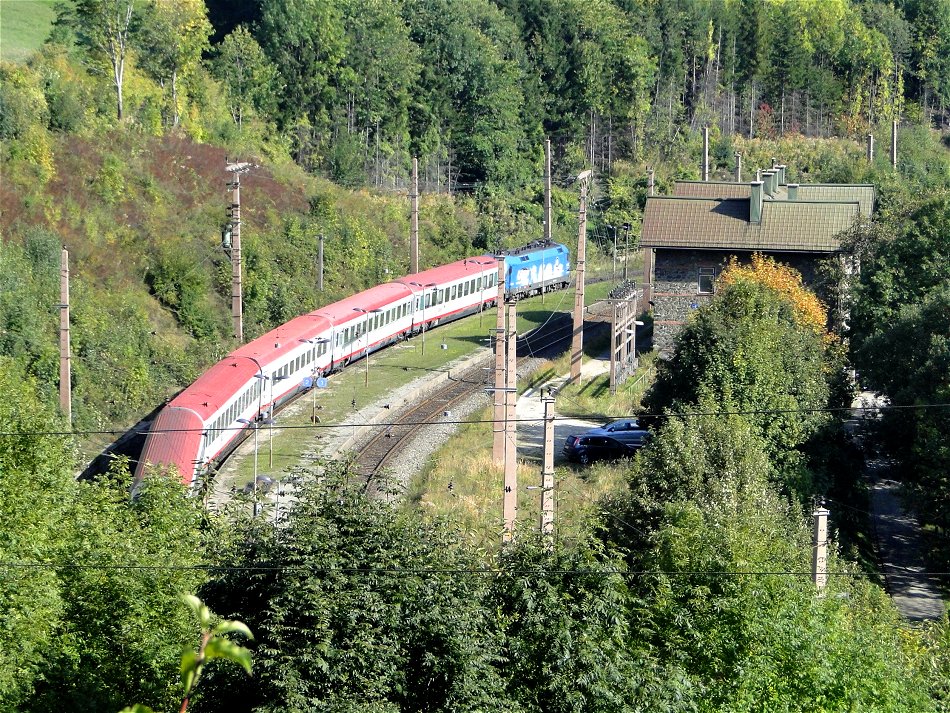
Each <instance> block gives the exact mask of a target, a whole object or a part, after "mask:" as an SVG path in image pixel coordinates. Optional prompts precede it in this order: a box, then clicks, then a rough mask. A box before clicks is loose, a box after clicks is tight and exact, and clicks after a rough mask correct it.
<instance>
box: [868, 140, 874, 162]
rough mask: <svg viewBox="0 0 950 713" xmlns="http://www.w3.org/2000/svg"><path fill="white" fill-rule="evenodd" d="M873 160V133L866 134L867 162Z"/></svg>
mask: <svg viewBox="0 0 950 713" xmlns="http://www.w3.org/2000/svg"><path fill="white" fill-rule="evenodd" d="M873 161H874V134H868V163H872V162H873Z"/></svg>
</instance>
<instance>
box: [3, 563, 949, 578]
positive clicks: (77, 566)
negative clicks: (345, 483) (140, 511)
mask: <svg viewBox="0 0 950 713" xmlns="http://www.w3.org/2000/svg"><path fill="white" fill-rule="evenodd" d="M0 569H73V570H93V571H123V570H125V571H127V570H132V571H143V572H153V571H180V572H306V573H310V574H354V575H355V574H366V575H372V574H394V575H407V576H411V575H425V574H430V575H462V574H484V575H494V576H517V577H528V576H535V577H546V576H551V575H585V576H589V575H604V576H607V575H620V576H624V577H657V576H664V577H722V578H725V577H809V578H810V577H811V576H812V575H813V573H812V572H811V571H810V570H808V571H805V570H802V571H797V570H768V571H761V570H653V569H643V570H629V569H620V568H603V569H591V568H587V569H574V568H569V569H560V568H558V569H504V568H496V567H460V568H435V567H317V566H308V565H214V564H195V565H184V564H183V565H175V564H101V563H95V564H87V563H77V562H23V561H10V562H0ZM898 569H901V570H904V571H907V572H909V573H912V574H915V575H919V576H927V577H947V576H950V572H919V571H916V570H911V569H908V568H903V567H902V568H898ZM828 575H829V576H838V577H868V576H869V575H868V574H867V573H866V572H859V571H854V572H847V571H837V572H828Z"/></svg>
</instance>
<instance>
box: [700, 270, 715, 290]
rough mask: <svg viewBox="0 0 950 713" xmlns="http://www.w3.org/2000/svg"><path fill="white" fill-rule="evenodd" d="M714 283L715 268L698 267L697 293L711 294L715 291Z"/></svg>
mask: <svg viewBox="0 0 950 713" xmlns="http://www.w3.org/2000/svg"><path fill="white" fill-rule="evenodd" d="M715 284H716V268H714V267H701V268H699V294H701V295H711V294H712V293H713V292H715V289H714V287H715Z"/></svg>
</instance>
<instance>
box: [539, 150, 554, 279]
mask: <svg viewBox="0 0 950 713" xmlns="http://www.w3.org/2000/svg"><path fill="white" fill-rule="evenodd" d="M551 230H552V227H551V139H545V140H544V239H545V240H550V239H551ZM541 294H542V296H543V295H544V293H543V292H542V293H541Z"/></svg>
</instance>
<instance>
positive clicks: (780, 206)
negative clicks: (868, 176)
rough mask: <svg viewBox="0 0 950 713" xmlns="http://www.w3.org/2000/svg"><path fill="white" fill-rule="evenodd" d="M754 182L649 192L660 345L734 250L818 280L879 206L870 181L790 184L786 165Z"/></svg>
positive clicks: (647, 278) (646, 279)
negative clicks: (846, 238) (819, 271)
mask: <svg viewBox="0 0 950 713" xmlns="http://www.w3.org/2000/svg"><path fill="white" fill-rule="evenodd" d="M761 178H762V180H756V181H752V182H750V183H729V182H714V181H677V182H676V183H675V184H674V188H673V195H671V196H650V197H648V198H647V202H646V207H645V209H644V214H643V231H642V237H641V239H640V245H641V247H642V248H643V255H644V261H643V264H644V266H643V293H644V303H646V304H649V305H651V306H652V308H653V316H654V323H653V324H654V333H653V343H654V346H655V347H656V348H657V349H659V350H660V351H661V352H666V351H669V350H670V348H671V347H672V344H673V339H674V338H675V335H676V333H677V331H679V328H680V327H681V326H682V325H683V324H684V323H685V322H686V320H687V319H688V317H689V313H690V312H691V311H692V310H695V309H698V308H699V306H700V305H702V304H703V302H705V301H707V300H709V299H710V298H711V297H712V296H713V294H715V290H716V278H717V277H718V275H719V273H720V272H722V269H723V268H724V266H725V265H726V264H727V263H728V261H729V259H730V257H732V256H736V257H737V258H738V259H739V260H740V261H748V260H749V259H750V257H751V255H752V253H753V252H760V253H763V254H766V255H769V256H771V257H773V258H774V259H776V260H778V261H779V262H782V263H785V264H787V265H790V266H792V267H794V268H795V269H796V270H798V271H799V272H801V273H802V278H803V280H804V281H805V283H806V284H809V283H813V282H814V274H815V266H816V263H817V262H818V261H819V260H821V259H823V258H826V257H828V256H830V255H835V254H838V253H840V252H841V237H842V235H843V234H844V232H845V231H847V230H848V229H850V228H851V227H852V226H854V225H855V224H856V223H858V222H860V221H862V220H866V219H868V218H870V216H871V212H872V211H873V209H874V198H875V190H874V186H872V185H860V184H859V185H846V184H801V185H799V184H794V183H792V184H789V183H786V182H785V167H784V166H776V167H775V169H773V170H770V171H765V172H763V173H762V176H761Z"/></svg>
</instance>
